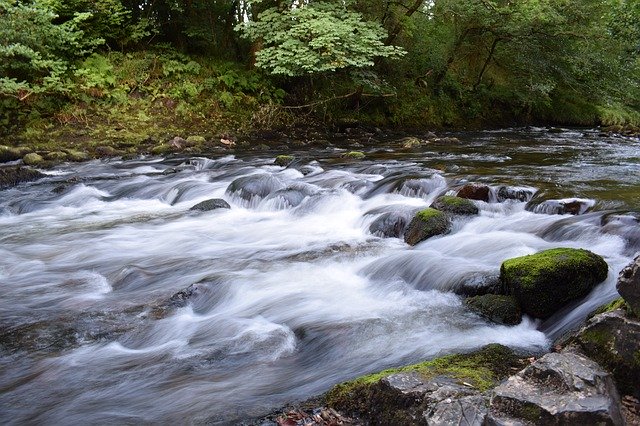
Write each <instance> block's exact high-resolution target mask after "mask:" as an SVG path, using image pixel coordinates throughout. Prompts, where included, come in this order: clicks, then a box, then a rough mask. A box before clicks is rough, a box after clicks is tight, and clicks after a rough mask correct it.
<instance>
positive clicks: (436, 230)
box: [404, 208, 451, 246]
mask: <svg viewBox="0 0 640 426" xmlns="http://www.w3.org/2000/svg"><path fill="white" fill-rule="evenodd" d="M450 230H451V220H450V219H449V218H448V217H447V215H446V214H444V213H443V212H441V211H439V210H436V209H432V208H427V209H424V210H421V211H419V212H418V213H416V215H415V216H414V218H413V219H412V220H411V222H410V223H409V226H408V227H407V230H406V231H405V233H404V241H405V242H406V243H407V244H409V245H410V246H415V245H416V244H418V243H419V242H421V241H424V240H426V239H427V238H431V237H433V236H436V235H442V234H446V233H448V232H449V231H450Z"/></svg>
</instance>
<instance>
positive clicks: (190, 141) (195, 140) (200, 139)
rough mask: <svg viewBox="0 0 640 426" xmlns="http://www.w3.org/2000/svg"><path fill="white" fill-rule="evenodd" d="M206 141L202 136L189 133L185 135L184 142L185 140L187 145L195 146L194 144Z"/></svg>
mask: <svg viewBox="0 0 640 426" xmlns="http://www.w3.org/2000/svg"><path fill="white" fill-rule="evenodd" d="M206 141H207V140H206V139H205V138H204V136H199V135H191V136H188V137H187V139H186V141H185V142H186V145H188V146H195V145H201V144H203V143H205V142H206Z"/></svg>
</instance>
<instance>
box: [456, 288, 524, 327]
mask: <svg viewBox="0 0 640 426" xmlns="http://www.w3.org/2000/svg"><path fill="white" fill-rule="evenodd" d="M464 303H465V304H466V305H467V306H468V307H469V309H471V310H472V311H474V312H476V313H478V314H479V315H481V316H483V317H485V318H487V319H489V320H490V321H493V322H495V323H498V324H504V325H516V324H519V323H520V321H522V312H521V310H520V304H519V303H518V301H517V300H516V298H515V297H513V296H504V295H499V294H485V295H482V296H474V297H470V298H468V299H466V300H465V301H464Z"/></svg>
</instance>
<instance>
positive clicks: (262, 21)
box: [239, 1, 403, 76]
mask: <svg viewBox="0 0 640 426" xmlns="http://www.w3.org/2000/svg"><path fill="white" fill-rule="evenodd" d="M239 29H240V30H241V31H242V32H243V34H244V35H245V36H246V37H248V38H250V39H251V40H253V41H260V44H261V48H260V50H259V51H258V52H257V53H256V58H255V64H256V66H257V67H260V68H264V69H266V70H268V71H269V72H271V73H272V74H283V75H287V76H300V75H305V74H312V73H320V72H330V71H336V70H338V69H342V68H366V67H371V66H373V65H374V59H375V58H376V57H382V58H393V57H398V56H400V55H402V54H403V51H402V50H401V49H399V48H398V47H395V46H385V45H384V43H383V39H384V38H385V32H384V30H383V29H382V27H381V26H380V25H378V24H376V23H374V22H367V21H363V20H362V15H361V14H360V13H358V12H355V11H352V10H349V9H348V8H347V7H346V5H345V3H343V2H330V1H319V2H313V3H309V4H304V5H300V6H298V5H296V6H295V7H293V6H289V7H285V8H284V9H282V8H278V7H272V8H269V9H267V10H265V11H263V12H262V13H260V15H259V16H258V19H257V20H256V21H253V22H247V23H245V24H243V25H241V26H240V27H239Z"/></svg>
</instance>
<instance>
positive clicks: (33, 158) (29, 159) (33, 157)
mask: <svg viewBox="0 0 640 426" xmlns="http://www.w3.org/2000/svg"><path fill="white" fill-rule="evenodd" d="M22 162H23V163H24V164H26V165H27V166H38V165H41V164H42V163H44V158H42V156H41V155H38V154H36V153H35V152H30V153H29V154H27V155H25V156H24V157H22Z"/></svg>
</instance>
